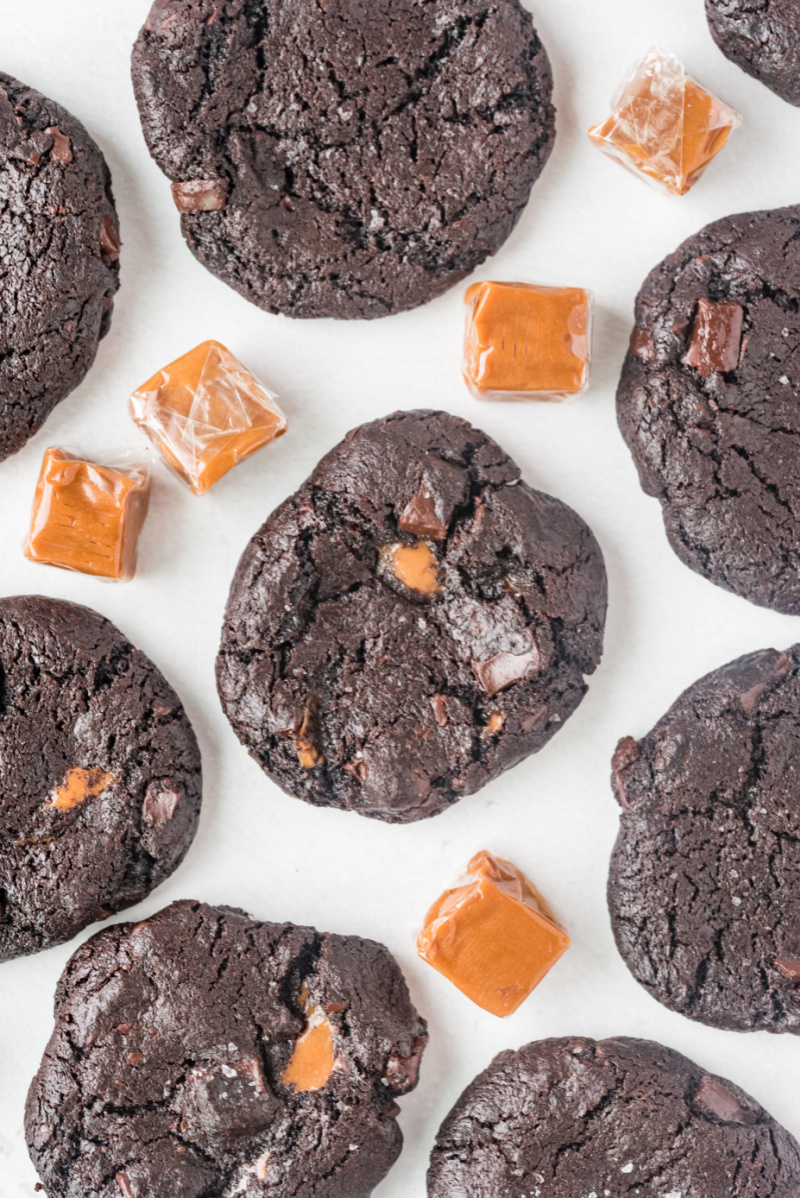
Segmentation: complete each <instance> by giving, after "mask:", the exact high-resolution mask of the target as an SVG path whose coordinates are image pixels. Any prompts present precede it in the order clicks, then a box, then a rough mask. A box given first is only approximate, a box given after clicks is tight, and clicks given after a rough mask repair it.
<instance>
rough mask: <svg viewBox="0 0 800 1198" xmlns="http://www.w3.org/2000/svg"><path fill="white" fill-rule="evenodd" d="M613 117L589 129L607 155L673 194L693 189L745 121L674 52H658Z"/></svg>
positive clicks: (626, 88) (631, 81)
mask: <svg viewBox="0 0 800 1198" xmlns="http://www.w3.org/2000/svg"><path fill="white" fill-rule="evenodd" d="M613 105H614V111H613V112H612V113H611V116H610V117H609V118H608V120H606V121H604V122H603V124H601V125H595V126H594V127H593V128H592V129H590V130H589V137H590V138H591V140H592V141H593V142H594V144H595V145H597V146H599V147H600V149H601V150H603V152H604V153H606V154H608V155H609V156H610V157H612V158H615V159H616V160H617V161H618V162H621V163H622V165H623V166H625V167H627V168H628V169H629V170H632V171H636V172H637V173H640V174H642V175H644V176H645V177H646V178H647V179H649V180H650V181H651V182H653V183H655V184H656V185H657V186H659V187H661V188H664V189H666V190H667V191H669V192H671V193H672V194H673V195H685V194H686V192H687V191H688V190H689V188H690V187H693V186H694V184H695V183H696V182H697V180H698V179H699V178H700V176H701V175H702V173H703V171H704V170H705V169H706V167H707V166H708V164H709V162H711V160H712V158H715V157H716V155H717V154H718V153H719V152H720V150H721V149H722V147H723V146H724V145H725V142H726V141H727V140H728V138H729V136H730V134H731V130H732V129H735V128H736V127H737V125H739V124H741V118H740V116H739V114H738V113H737V112H735V111H734V109H732V108H729V107H728V106H727V104H723V103H722V101H721V100H718V99H717V98H716V96H712V95H711V93H710V92H708V91H706V89H705V88H704V87H701V86H700V84H699V83H697V81H696V80H694V79H692V78H691V77H690V76H689V75H687V74H686V71H685V70H684V68H683V67H682V66H681V64H680V63H679V62H678V60H677V58H674V57H673V55H671V54H660V53H658V52H655V51H653V52H652V53H650V54H648V55H647V56H646V57H645V58H644V59H643V60H642V61H641V63H639V65H638V67H637V68H636V70H635V71H634V72H633V74H632V75H631V76H630V78H628V79H626V81H625V83H624V84H623V86H622V88H621V89H620V91H619V93H618V95H617V96H616V97H615V99H614V102H613Z"/></svg>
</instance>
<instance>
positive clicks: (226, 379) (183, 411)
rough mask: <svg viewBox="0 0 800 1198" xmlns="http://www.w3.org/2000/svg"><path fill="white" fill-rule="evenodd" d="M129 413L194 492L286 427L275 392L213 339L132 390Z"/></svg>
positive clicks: (207, 486) (208, 485)
mask: <svg viewBox="0 0 800 1198" xmlns="http://www.w3.org/2000/svg"><path fill="white" fill-rule="evenodd" d="M131 416H132V417H133V419H134V421H135V423H136V424H138V425H139V427H140V428H142V429H143V430H144V431H145V432H146V433H147V435H148V437H149V438H150V440H151V441H152V442H153V444H154V445H155V447H156V449H158V450H159V452H160V453H161V454H162V456H163V457H164V459H165V461H166V462H167V463H168V464H169V465H170V466H171V467H172V468H173V470H175V471H176V473H177V474H178V475H179V476H180V477H181V478H182V479H183V480H184V481H185V482H187V483H188V484H189V486H190V487H191V489H192V490H193V491H194V493H195V495H204V494H205V493H206V491H208V490H210V488H211V487H213V486H214V483H216V482H219V480H220V479H221V478H222V477H223V475H225V474H227V473H228V471H229V470H231V469H233V467H234V466H236V465H238V463H239V462H241V461H243V460H244V459H245V458H249V457H250V455H251V454H253V453H255V452H256V450H258V449H261V448H262V447H263V446H264V445H267V444H269V442H270V441H274V440H275V439H276V438H277V437H280V436H281V435H282V434H283V433H285V432H286V429H287V427H288V422H287V420H286V417H285V416H284V414H283V412H282V411H281V410H280V408H279V407H278V404H277V402H276V399H275V396H274V395H272V393H271V392H269V391H267V390H266V388H265V387H263V386H262V385H261V383H259V381H258V379H256V378H255V377H254V376H253V375H252V374H251V373H250V371H249V370H246V369H245V367H244V366H242V364H241V362H239V361H237V360H236V358H234V356H233V354H232V353H230V351H229V350H227V349H226V348H225V346H224V345H220V343H219V342H218V341H204V342H203V344H202V345H198V346H197V348H196V349H193V350H192V351H191V352H190V353H188V354H184V356H183V357H182V358H178V359H177V361H175V362H172V363H170V365H169V366H165V367H164V369H163V370H160V371H159V372H158V374H156V375H153V377H152V378H151V379H149V380H148V382H146V383H145V384H144V386H142V387H139V389H138V390H137V391H134V393H133V395H132V396H131Z"/></svg>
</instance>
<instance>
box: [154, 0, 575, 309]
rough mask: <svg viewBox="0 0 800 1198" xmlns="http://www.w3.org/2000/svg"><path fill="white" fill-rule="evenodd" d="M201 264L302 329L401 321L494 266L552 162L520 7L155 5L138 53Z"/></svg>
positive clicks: (451, 3)
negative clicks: (395, 316)
mask: <svg viewBox="0 0 800 1198" xmlns="http://www.w3.org/2000/svg"><path fill="white" fill-rule="evenodd" d="M133 81H134V87H135V90H136V98H137V101H138V104H139V111H140V113H141V117H142V124H143V127H144V134H145V138H146V140H147V144H148V146H149V148H150V152H151V154H152V155H153V157H154V158H155V160H156V162H157V163H158V165H159V166H160V167H161V169H162V170H163V171H164V173H165V174H166V175H167V176H168V177H169V178H170V179H171V180H172V181H173V183H172V191H173V196H174V198H175V202H176V204H177V206H178V210H179V211H180V213H181V214H182V215H181V226H182V229H183V233H184V236H185V238H186V240H187V242H188V243H189V247H190V249H191V250H192V253H194V254H195V256H196V257H197V258H198V259H199V260H200V261H201V262H202V263H203V265H204V266H206V267H208V269H209V270H210V271H211V272H212V273H213V274H215V275H217V276H218V277H219V278H221V279H222V280H223V281H224V282H226V283H228V284H229V285H230V286H231V287H234V288H235V289H236V290H237V291H239V292H240V293H241V294H242V295H243V296H244V297H245V298H246V299H248V300H251V301H252V302H253V303H255V304H258V305H259V306H260V307H262V308H265V309H266V310H267V311H268V312H283V313H285V314H286V315H288V316H304V317H309V316H335V317H345V318H350V319H353V318H368V317H375V316H386V315H389V314H390V313H392V312H399V311H402V310H403V309H405V308H413V307H416V306H417V305H418V304H423V303H425V302H426V301H428V300H430V299H433V297H434V296H437V295H440V294H441V293H442V292H443V291H445V290H446V289H447V288H448V287H450V286H452V285H453V284H454V283H456V282H457V281H458V280H459V279H462V278H463V277H464V276H465V275H466V274H468V273H469V272H470V271H471V270H473V269H474V267H476V266H477V265H478V264H479V263H480V262H483V260H484V259H485V258H487V257H488V256H489V255H490V254H493V253H495V251H496V250H497V249H499V247H500V246H501V245H502V244H503V242H504V241H505V240H506V238H507V237H508V235H509V233H510V232H511V230H512V229H513V228H514V225H515V224H516V222H517V219H518V218H519V216H520V213H521V212H522V209H523V208H524V206H525V204H526V203H527V201H528V196H529V195H530V190H531V187H532V186H533V184H534V183H535V181H536V179H537V178H538V177H539V174H540V173H541V171H542V169H543V167H544V164H545V162H546V161H547V158H548V156H549V154H550V151H551V149H552V147H553V140H554V136H555V113H554V110H553V106H552V103H551V92H552V78H551V73H550V64H549V61H548V58H547V55H546V53H545V50H544V48H543V46H542V43H541V42H540V40H539V38H538V36H537V34H536V31H535V29H534V27H533V23H532V21H531V18H530V15H529V14H528V13H527V12H526V11H525V9H524V8H523V7H522V5H521V4H520V3H519V0H425V2H424V3H421V2H420V0H371V3H369V4H365V3H364V2H363V0H325V3H320V2H319V0H228V3H226V4H225V5H224V6H222V5H220V4H219V3H218V0H156V3H155V4H154V5H153V7H152V9H151V11H150V15H149V17H148V19H147V22H146V24H145V26H144V28H143V29H142V31H141V33H140V35H139V39H138V41H137V43H136V46H135V48H134V51H133Z"/></svg>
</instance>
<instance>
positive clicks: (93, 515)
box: [24, 448, 150, 582]
mask: <svg viewBox="0 0 800 1198" xmlns="http://www.w3.org/2000/svg"><path fill="white" fill-rule="evenodd" d="M149 501H150V476H149V474H148V472H147V470H146V469H145V467H144V466H134V467H132V468H130V469H127V470H124V469H116V470H115V469H112V468H111V467H110V466H98V465H96V464H95V463H94V462H88V461H85V460H84V459H82V458H76V457H73V456H72V455H71V454H68V453H65V452H64V450H63V449H56V448H50V449H48V450H47V451H46V452H45V455H44V461H43V462H42V470H41V473H40V475H39V481H38V483H37V484H36V494H35V496H34V502H33V515H32V518H31V527H30V532H29V534H28V538H27V540H26V542H25V550H24V552H25V556H26V557H27V558H29V559H30V560H31V561H33V562H44V563H45V564H47V565H49V566H59V567H60V568H61V569H62V570H76V571H78V572H79V573H81V574H94V575H97V576H98V577H100V578H110V579H114V580H115V581H117V582H128V581H130V579H131V578H133V576H134V574H135V572H136V551H137V546H138V541H139V533H140V532H141V530H142V525H143V524H144V521H145V517H146V515H147V508H148V504H149Z"/></svg>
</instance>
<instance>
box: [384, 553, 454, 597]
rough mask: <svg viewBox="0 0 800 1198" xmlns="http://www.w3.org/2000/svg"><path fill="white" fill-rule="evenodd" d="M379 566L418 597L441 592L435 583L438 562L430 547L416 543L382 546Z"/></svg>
mask: <svg viewBox="0 0 800 1198" xmlns="http://www.w3.org/2000/svg"><path fill="white" fill-rule="evenodd" d="M380 559H381V564H382V565H383V567H384V568H385V569H388V570H391V572H392V574H393V575H394V577H395V578H396V579H397V580H398V582H401V583H402V584H403V586H404V587H408V589H409V590H410V591H416V592H417V594H418V595H436V594H438V593H439V592H440V591H441V589H442V588H441V587H440V586H439V583H438V581H437V578H438V574H439V562H438V561H437V559H436V554H435V553H434V552H433V550H432V549H431V547H430V545H426V543H425V542H424V541H417V543H416V545H403V544H402V543H401V542H397V543H396V544H394V545H384V546H383V547H382V548H381V551H380Z"/></svg>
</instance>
